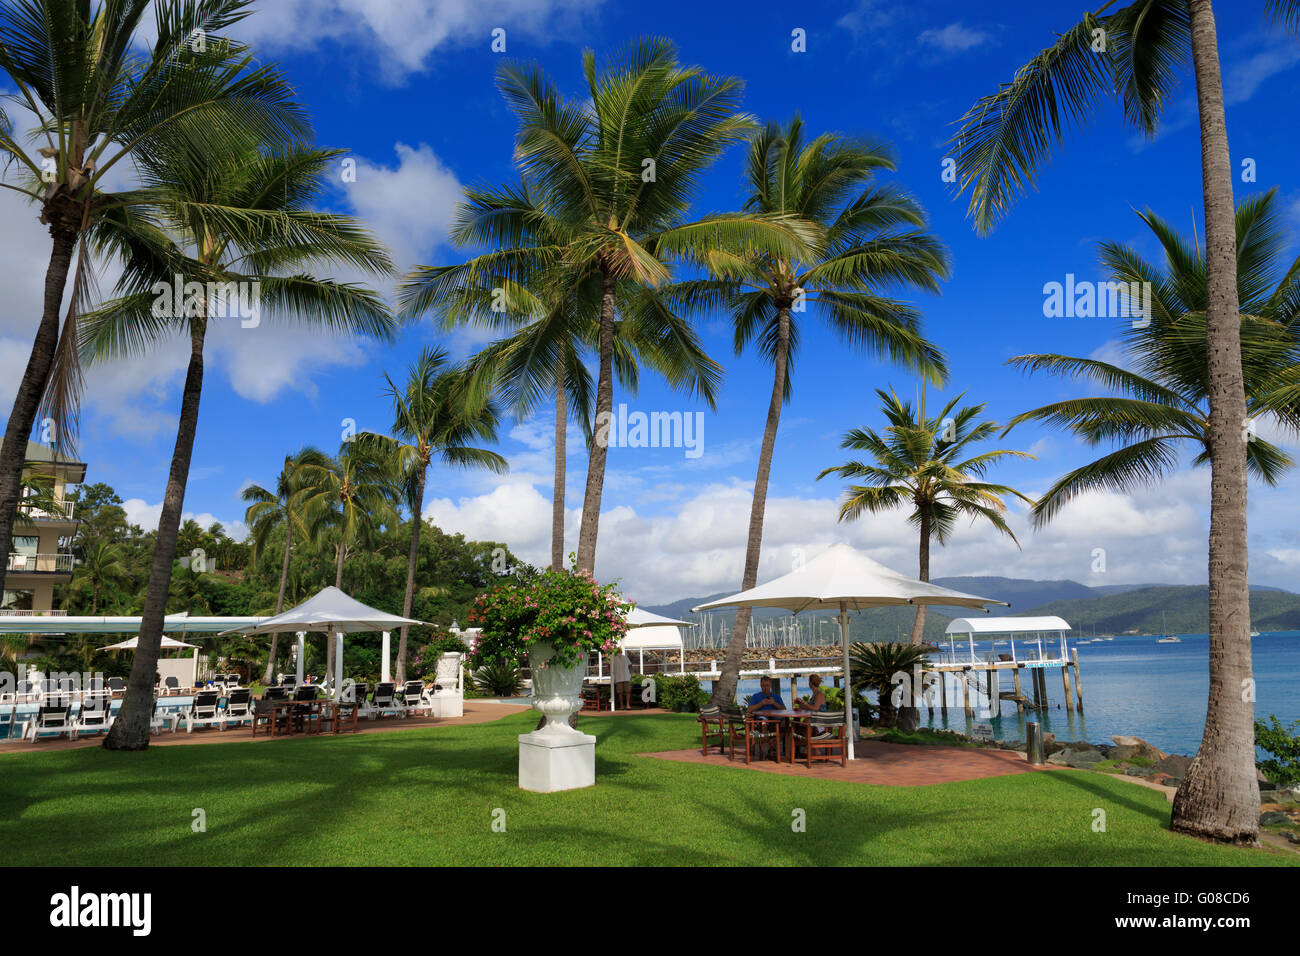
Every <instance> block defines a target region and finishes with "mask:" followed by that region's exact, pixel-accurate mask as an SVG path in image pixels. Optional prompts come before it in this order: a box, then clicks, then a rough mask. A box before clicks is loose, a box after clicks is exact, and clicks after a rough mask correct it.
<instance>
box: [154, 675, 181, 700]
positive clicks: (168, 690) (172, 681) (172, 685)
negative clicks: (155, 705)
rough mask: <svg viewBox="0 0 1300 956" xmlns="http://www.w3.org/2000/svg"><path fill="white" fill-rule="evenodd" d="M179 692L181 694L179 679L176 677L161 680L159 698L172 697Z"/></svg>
mask: <svg viewBox="0 0 1300 956" xmlns="http://www.w3.org/2000/svg"><path fill="white" fill-rule="evenodd" d="M180 692H181V682H180V679H179V678H176V677H164V678H163V682H162V689H161V693H160V695H159V696H162V697H174V696H176V695H177V694H179V693H180Z"/></svg>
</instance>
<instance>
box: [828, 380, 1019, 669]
mask: <svg viewBox="0 0 1300 956" xmlns="http://www.w3.org/2000/svg"><path fill="white" fill-rule="evenodd" d="M876 395H878V396H879V397H880V410H881V411H882V412H883V413H884V415H885V420H886V421H887V422H889V424H888V426H886V428H885V429H884V434H883V435H882V434H881V433H879V432H877V431H876V430H875V429H873V428H854V429H852V430H850V431H849V432H847V433H846V434H845V436H844V440H843V441H841V442H840V447H841V448H851V449H853V450H854V451H864V452H866V453H867V454H868V455H870V456H871V458H870V460H868V461H859V460H854V461H850V462H847V463H845V464H843V465H839V466H837V467H835V468H827V469H826V470H825V471H823V472H822V473H821V474H819V475H818V476H817V478H818V480H821V479H822V478H825V477H826V476H827V475H838V476H839V477H840V478H844V479H846V480H849V481H860V482H862V484H856V485H851V486H850V487H849V488H847V489H846V490H845V492H844V503H843V504H842V505H841V506H840V520H841V521H846V520H853V519H856V518H859V517H861V516H862V515H863V514H864V513H868V514H880V513H881V512H885V511H892V510H893V509H894V508H898V507H903V506H906V505H910V506H911V508H912V513H911V514H910V515H909V516H908V520H910V521H911V522H912V524H914V525H916V526H917V528H918V529H919V530H920V532H921V545H920V560H919V565H920V574H919V575H918V576H919V577H920V579H921V580H922V581H929V580H930V541H931V539H935V540H937V541H938V542H939V543H940V544H946V543H947V541H948V538H949V537H950V536H951V534H952V530H953V527H954V525H955V524H956V522H957V519H958V518H961V517H968V518H970V519H971V520H972V521H977V520H979V519H980V518H983V519H985V520H986V521H988V522H989V524H991V525H993V527H995V528H997V529H998V531H1000V532H1002V533H1003V534H1005V535H1006V536H1007V537H1009V538H1010V539H1011V540H1012V541H1016V536H1015V535H1014V534H1013V533H1012V532H1011V528H1009V527H1008V526H1007V522H1006V518H1005V517H1004V514H1005V512H1006V505H1005V504H1004V503H1003V501H1002V499H1003V498H1004V497H1006V496H1007V495H1015V496H1016V497H1017V498H1020V499H1021V500H1022V501H1024V502H1026V503H1027V504H1033V500H1032V499H1031V498H1029V497H1027V496H1025V495H1023V494H1021V493H1020V492H1018V491H1016V490H1015V489H1014V488H1011V487H1008V486H1007V485H996V484H990V483H989V482H986V481H984V480H983V478H984V474H985V472H986V471H987V470H988V467H989V466H990V465H991V464H993V463H994V462H996V461H999V460H1001V459H1002V458H1005V457H1007V456H1008V455H1011V456H1015V457H1017V458H1032V457H1034V456H1033V455H1030V454H1028V453H1027V452H1023V451H1008V450H1006V449H999V450H997V451H986V452H982V453H980V454H976V455H974V456H972V457H966V456H967V455H969V454H970V451H971V448H970V446H972V445H975V444H977V443H979V442H982V441H984V440H985V439H987V438H989V437H991V436H992V435H993V433H994V432H996V431H997V429H998V426H997V423H996V422H991V421H979V420H978V419H979V416H980V415H981V414H982V413H983V411H984V406H983V405H966V406H963V407H960V408H959V407H958V403H959V402H961V400H962V398H963V397H964V395H958V396H957V397H956V398H954V399H952V400H951V401H949V402H948V404H947V405H945V406H944V407H943V410H942V411H941V412H939V414H938V415H937V416H935V417H933V418H932V417H929V416H927V415H926V412H925V387H924V385H922V388H921V399H920V403H919V408H916V409H914V408H913V407H912V405H911V403H910V402H905V401H902V400H901V399H900V398H899V397H898V396H897V395H895V394H894V392H893V390H892V389H891V390H890V391H888V392H885V391H883V390H881V389H876ZM1016 544H1017V546H1018V545H1019V544H1020V542H1019V541H1016ZM924 633H925V605H924V604H922V605H920V606H919V607H918V608H917V609H916V620H915V622H914V623H913V625H912V640H911V643H913V644H920V643H921V638H922V637H923V635H924Z"/></svg>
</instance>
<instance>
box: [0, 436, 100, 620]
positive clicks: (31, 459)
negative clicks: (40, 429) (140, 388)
mask: <svg viewBox="0 0 1300 956" xmlns="http://www.w3.org/2000/svg"><path fill="white" fill-rule="evenodd" d="M85 479H86V465H85V462H80V461H74V460H72V459H71V458H67V457H64V456H63V455H59V454H56V453H55V452H54V450H53V449H51V448H48V447H46V446H45V445H40V444H37V443H36V442H31V441H29V442H28V443H27V461H26V463H25V464H24V466H23V490H22V499H21V501H20V502H19V505H18V516H17V521H16V522H15V525H14V535H13V550H12V551H11V552H10V554H9V565H8V571H7V573H6V575H5V585H4V586H5V590H4V597H3V602H0V613H8V614H15V613H18V614H30V613H32V612H48V611H50V610H51V609H52V608H53V607H54V586H55V585H56V584H67V583H68V582H69V581H71V580H72V565H73V559H72V536H73V534H75V533H76V530H77V518H76V515H75V514H73V503H72V502H71V501H69V500H68V497H69V494H70V493H71V486H72V485H76V484H80V483H81V482H82V481H84V480H85Z"/></svg>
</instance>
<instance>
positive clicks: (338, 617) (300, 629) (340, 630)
mask: <svg viewBox="0 0 1300 956" xmlns="http://www.w3.org/2000/svg"><path fill="white" fill-rule="evenodd" d="M423 623H424V622H423V621H416V620H412V619H411V618H407V617H399V616H398V615H396V614H389V613H388V612H387V611H380V610H378V609H376V608H373V607H370V606H369V605H366V604H362V603H361V602H360V601H358V600H357V599H356V598H353V597H350V596H348V595H347V594H344V593H343V592H342V591H340V590H339V589H338V588H336V587H327V588H323V589H321V590H320V591H319V592H317V593H316V594H315V595H314V596H313V597H310V598H308V599H307V600H305V601H303V602H302V603H301V604H299V605H298V606H297V607H293V608H290V609H289V610H287V611H285V612H283V613H282V614H277V615H275V617H268V618H264V619H263V620H262V621H261V622H260V623H259V624H258V625H257V626H255V627H249V628H242V627H241V628H233V629H232V630H230V631H226V632H224V633H227V634H250V635H251V634H270V633H272V632H278V633H281V634H283V633H296V634H297V635H298V671H297V676H298V683H299V684H301V683H302V679H303V656H304V653H305V647H304V643H305V640H306V636H307V632H308V631H323V632H324V633H326V634H332V635H334V641H335V645H334V674H333V678H332V679H333V683H334V690H335V692H336V693H337V692H338V690H339V689H340V688H341V687H342V686H343V635H344V634H354V633H358V632H362V631H382V632H383V671H382V674H381V679H382V680H384V681H387V680H389V679H390V678H389V634H390V632H391V631H392V629H393V628H395V627H401V626H403V625H407V624H423Z"/></svg>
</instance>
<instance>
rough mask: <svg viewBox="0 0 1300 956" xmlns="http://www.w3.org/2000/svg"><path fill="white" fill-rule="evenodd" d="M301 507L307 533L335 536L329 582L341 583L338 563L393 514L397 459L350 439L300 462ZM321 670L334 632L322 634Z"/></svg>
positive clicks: (328, 665) (330, 656)
mask: <svg viewBox="0 0 1300 956" xmlns="http://www.w3.org/2000/svg"><path fill="white" fill-rule="evenodd" d="M302 472H303V475H302V481H303V489H302V511H303V516H304V520H305V523H306V527H307V533H308V535H309V536H310V537H311V539H312V540H313V541H314V542H316V543H318V544H324V543H325V542H327V541H329V540H331V539H333V541H334V562H335V564H334V586H335V587H336V588H340V589H342V587H343V565H344V563H345V562H346V561H347V559H348V557H349V555H351V554H352V553H353V551H354V549H355V548H357V547H358V546H359V545H361V544H363V543H365V542H366V541H368V540H370V537H371V535H372V534H374V533H375V532H376V531H378V530H379V529H380V528H381V527H383V526H385V525H392V524H393V523H395V522H396V520H397V511H396V505H397V499H398V497H399V496H400V490H401V484H402V478H401V476H400V475H399V473H398V470H397V461H396V459H395V458H394V457H392V456H382V455H380V454H377V453H376V452H375V451H374V450H372V449H371V448H368V447H362V445H361V443H360V442H358V441H356V440H355V439H354V440H350V441H345V442H344V443H343V446H342V447H341V448H340V449H339V453H338V456H337V457H335V458H328V459H326V460H325V461H324V462H308V463H304V464H303V466H302ZM325 673H326V675H327V676H331V675H333V673H334V640H333V635H331V634H327V635H325Z"/></svg>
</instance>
